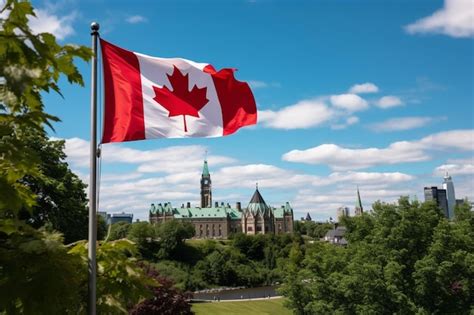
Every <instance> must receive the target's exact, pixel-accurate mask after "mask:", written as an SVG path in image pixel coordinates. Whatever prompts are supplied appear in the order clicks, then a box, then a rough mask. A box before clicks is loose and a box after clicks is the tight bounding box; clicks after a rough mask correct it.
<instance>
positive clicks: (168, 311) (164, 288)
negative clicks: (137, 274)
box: [130, 264, 193, 315]
mask: <svg viewBox="0 0 474 315" xmlns="http://www.w3.org/2000/svg"><path fill="white" fill-rule="evenodd" d="M142 267H143V268H144V270H145V272H146V275H147V276H148V277H149V278H151V279H154V280H155V281H156V282H157V283H159V285H158V286H156V285H154V286H150V289H151V291H152V294H153V295H152V296H151V297H149V298H148V299H146V300H144V301H142V302H141V303H140V304H137V305H136V306H135V307H133V309H132V310H131V311H130V314H131V315H154V314H156V315H189V314H193V312H191V304H190V303H189V302H188V300H189V299H190V298H191V297H192V296H191V294H190V293H183V292H182V291H180V290H178V289H176V288H175V287H174V283H173V281H171V280H170V279H169V278H167V277H164V276H162V275H160V274H159V273H158V272H157V271H156V270H155V269H154V268H153V267H151V266H150V265H148V264H142ZM170 297H172V298H170Z"/></svg>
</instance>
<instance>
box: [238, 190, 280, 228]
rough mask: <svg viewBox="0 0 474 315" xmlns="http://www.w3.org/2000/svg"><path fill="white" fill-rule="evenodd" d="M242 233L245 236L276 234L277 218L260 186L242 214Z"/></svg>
mask: <svg viewBox="0 0 474 315" xmlns="http://www.w3.org/2000/svg"><path fill="white" fill-rule="evenodd" d="M241 221H242V232H243V233H245V234H251V235H255V234H267V233H275V227H274V223H275V222H274V221H275V217H274V214H273V211H272V209H271V208H270V207H269V206H268V205H267V204H266V203H265V200H263V197H262V195H261V194H260V191H258V185H257V188H256V189H255V193H254V194H253V196H252V199H250V202H249V205H248V206H247V208H246V209H245V211H244V212H243V213H242V220H241Z"/></svg>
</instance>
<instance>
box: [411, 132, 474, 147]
mask: <svg viewBox="0 0 474 315" xmlns="http://www.w3.org/2000/svg"><path fill="white" fill-rule="evenodd" d="M419 143H420V144H422V145H423V146H425V147H427V148H432V149H441V150H442V149H457V150H462V151H471V152H472V151H474V130H473V129H471V130H467V129H466V130H451V131H444V132H439V133H435V134H432V135H429V136H427V137H425V138H423V139H421V140H420V141H419Z"/></svg>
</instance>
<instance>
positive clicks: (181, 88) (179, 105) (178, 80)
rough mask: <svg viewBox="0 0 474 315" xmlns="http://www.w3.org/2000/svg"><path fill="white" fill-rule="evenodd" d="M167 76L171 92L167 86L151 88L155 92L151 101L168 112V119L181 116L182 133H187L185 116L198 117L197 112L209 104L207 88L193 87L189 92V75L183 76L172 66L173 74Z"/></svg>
mask: <svg viewBox="0 0 474 315" xmlns="http://www.w3.org/2000/svg"><path fill="white" fill-rule="evenodd" d="M167 76H168V79H169V81H170V83H171V86H172V87H173V91H170V89H168V87H167V86H163V87H162V88H160V87H157V86H153V90H154V91H155V97H154V98H153V99H154V100H155V101H157V102H158V103H159V104H160V105H161V106H163V107H164V108H166V110H168V112H169V114H168V117H174V116H180V115H183V122H184V132H188V127H187V125H186V115H187V116H193V117H199V111H200V110H201V108H203V107H204V105H206V104H207V102H209V100H208V99H207V98H206V92H207V88H206V87H203V88H198V87H197V86H196V85H194V86H193V88H192V89H191V91H189V88H188V85H189V74H186V75H183V74H182V73H181V71H179V69H178V68H177V67H176V66H174V70H173V74H172V75H169V74H167Z"/></svg>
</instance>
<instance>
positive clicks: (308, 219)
mask: <svg viewBox="0 0 474 315" xmlns="http://www.w3.org/2000/svg"><path fill="white" fill-rule="evenodd" d="M304 220H305V221H312V219H311V216H310V215H309V212H307V213H306V218H305V219H304Z"/></svg>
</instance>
